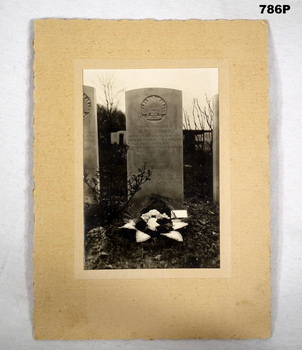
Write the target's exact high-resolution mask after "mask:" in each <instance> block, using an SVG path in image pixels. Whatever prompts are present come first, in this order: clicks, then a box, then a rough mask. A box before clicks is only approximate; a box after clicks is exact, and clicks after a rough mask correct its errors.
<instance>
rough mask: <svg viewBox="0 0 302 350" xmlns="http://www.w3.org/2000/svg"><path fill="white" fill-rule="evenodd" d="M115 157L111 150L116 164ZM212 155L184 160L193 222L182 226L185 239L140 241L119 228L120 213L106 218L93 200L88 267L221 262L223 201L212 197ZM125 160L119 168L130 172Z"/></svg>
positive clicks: (87, 224) (88, 210) (89, 214)
mask: <svg viewBox="0 0 302 350" xmlns="http://www.w3.org/2000/svg"><path fill="white" fill-rule="evenodd" d="M185 158H186V157H185ZM112 159H113V158H112V156H111V157H110V165H111V166H113V167H114V162H112ZM209 159H210V158H209V157H208V159H206V160H204V159H203V161H202V162H200V161H198V159H196V158H194V159H186V162H185V164H186V165H185V166H184V189H185V191H184V195H185V201H184V206H183V208H185V209H187V211H188V219H187V220H186V222H188V225H187V226H186V227H184V228H182V229H181V230H179V232H180V233H181V235H182V237H183V242H179V241H176V240H173V239H170V238H167V237H164V236H161V237H159V238H151V239H149V240H148V241H145V242H141V243H137V242H136V241H135V238H134V237H135V235H134V237H133V238H131V237H130V238H129V236H127V235H125V234H124V233H125V231H124V230H121V229H120V227H121V226H123V224H124V222H123V221H122V219H121V217H120V216H118V215H117V216H116V218H114V219H112V220H109V221H108V220H107V221H106V220H104V219H103V218H102V217H101V215H100V207H99V206H97V205H96V206H88V207H87V208H86V215H85V218H86V222H85V269H88V270H98V269H145V268H146V269H153V268H168V269H173V268H219V267H220V235H219V207H218V205H217V204H214V203H213V201H212V195H211V193H212V187H211V186H210V184H211V183H212V165H211V162H210V161H209ZM125 164H126V163H124V165H123V164H122V162H121V160H119V165H120V169H119V171H117V172H116V171H115V173H118V174H119V175H120V176H124V177H125V172H126V171H127V170H126V167H125ZM201 164H203V167H201ZM107 170H108V169H107ZM105 172H106V171H105ZM123 172H124V174H123ZM104 175H106V176H104ZM109 178H111V180H112V176H109V175H108V171H107V172H106V174H104V173H103V181H106V179H109ZM120 183H121V182H120ZM116 186H117V185H116V184H115V187H116ZM131 231H133V230H131ZM134 232H135V231H134Z"/></svg>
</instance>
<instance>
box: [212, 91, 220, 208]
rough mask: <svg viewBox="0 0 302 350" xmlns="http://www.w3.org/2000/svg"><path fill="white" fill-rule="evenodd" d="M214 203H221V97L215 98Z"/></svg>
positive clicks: (213, 103)
mask: <svg viewBox="0 0 302 350" xmlns="http://www.w3.org/2000/svg"><path fill="white" fill-rule="evenodd" d="M212 106H213V201H214V203H218V202H219V96H218V95H215V96H214V97H213V102H212Z"/></svg>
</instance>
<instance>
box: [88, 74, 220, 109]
mask: <svg viewBox="0 0 302 350" xmlns="http://www.w3.org/2000/svg"><path fill="white" fill-rule="evenodd" d="M109 79H110V80H111V81H112V86H113V93H114V95H116V97H115V101H118V109H120V110H122V111H123V112H125V93H124V92H125V91H127V90H132V89H139V88H147V87H159V88H171V89H177V90H181V91H182V96H183V108H184V109H185V110H186V111H187V112H188V113H189V114H190V115H191V113H192V101H193V98H198V101H199V104H200V106H201V107H202V108H203V106H205V95H207V96H208V97H209V98H211V97H213V96H214V95H216V94H218V69H217V68H181V69H85V70H84V72H83V82H84V85H88V86H92V87H94V88H95V89H96V95H97V103H99V104H105V100H104V92H103V88H102V81H108V80H109Z"/></svg>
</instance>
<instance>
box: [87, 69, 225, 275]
mask: <svg viewBox="0 0 302 350" xmlns="http://www.w3.org/2000/svg"><path fill="white" fill-rule="evenodd" d="M219 202H220V201H219V95H218V68H215V67H214V68H178V69H174V68H173V69H170V68H169V69H83V216H84V220H83V221H84V232H83V235H84V249H83V251H84V269H85V270H111V269H113V270H115V269H219V268H220V254H221V252H220V249H221V247H220V210H219Z"/></svg>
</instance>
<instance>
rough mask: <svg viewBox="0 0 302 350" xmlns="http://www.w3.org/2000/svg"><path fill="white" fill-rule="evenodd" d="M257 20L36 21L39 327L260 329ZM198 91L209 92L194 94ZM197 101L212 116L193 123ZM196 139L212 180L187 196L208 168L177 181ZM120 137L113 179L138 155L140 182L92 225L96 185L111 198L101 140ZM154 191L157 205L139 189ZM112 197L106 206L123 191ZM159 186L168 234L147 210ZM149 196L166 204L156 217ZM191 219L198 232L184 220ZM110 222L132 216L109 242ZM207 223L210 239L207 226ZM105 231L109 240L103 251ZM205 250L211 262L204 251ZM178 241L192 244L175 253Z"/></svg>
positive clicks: (248, 332)
mask: <svg viewBox="0 0 302 350" xmlns="http://www.w3.org/2000/svg"><path fill="white" fill-rule="evenodd" d="M267 32H268V31H267V23H266V22H264V21H247V20H244V21H241V20H240V21H239V20H238V21H223V20H221V21H195V20H190V21H153V20H141V21H128V20H123V21H105V20H89V21H88V20H56V19H48V20H38V21H36V22H35V40H34V51H35V62H34V71H35V72H34V74H35V91H34V102H35V111H34V113H35V115H34V118H35V124H34V129H35V143H34V157H35V169H34V177H35V191H34V197H35V238H34V242H35V243H34V269H35V272H34V294H35V310H34V328H35V337H36V338H37V339H133V338H144V339H183V338H218V339H225V338H239V339H244V338H267V337H269V336H270V280H269V271H270V267H269V260H270V252H269V243H270V241H269V222H270V218H269V147H268V66H267V65H268V62H267ZM106 73H110V74H109V75H107V77H108V76H110V77H112V76H115V77H116V80H117V82H118V83H120V84H122V85H123V88H122V90H123V91H122V92H121V94H120V95H119V96H120V97H119V103H120V104H119V106H120V107H119V110H120V111H121V114H120V115H125V121H123V117H119V118H120V119H118V120H119V121H120V122H119V123H116V124H115V125H112V124H111V126H110V128H111V129H110V130H109V129H108V130H109V131H108V130H107V129H106V123H105V121H106V119H102V117H100V115H101V113H102V105H103V106H105V107H106V98H105V100H103V101H102V94H101V93H100V91H103V92H104V89H103V87H102V84H101V86H99V87H98V83H97V79H96V77H104V76H106ZM112 74H113V75H112ZM98 81H99V82H100V80H98ZM103 81H104V80H103ZM159 85H160V86H159ZM204 86H206V88H205V89H204ZM125 90H126V92H125ZM107 92H108V93H111V92H112V91H111V92H110V91H107ZM204 92H206V93H207V94H209V96H207V97H209V100H207V99H204V100H202V98H201V97H200V95H201V94H203V96H204ZM83 93H84V95H83ZM194 94H195V95H194ZM196 95H198V96H197V97H199V100H198V102H196V99H195V102H194V98H195V97H196ZM83 96H84V97H83ZM103 96H104V95H103ZM107 96H108V95H107ZM215 96H216V97H215ZM218 96H219V98H218ZM109 100H110V99H109ZM192 101H193V102H194V103H195V107H192V103H191V102H192ZM202 101H203V102H202ZM207 101H210V104H208V105H207ZM218 101H219V104H218ZM107 102H108V100H107ZM194 103H193V104H194ZM202 103H204V106H205V107H204V108H206V107H207V106H208V107H209V108H210V109H209V110H206V111H209V112H211V113H213V114H212V119H211V120H212V122H213V123H214V124H211V120H210V123H209V124H206V119H205V123H204V124H202V127H201V126H200V125H201V124H200V125H199V126H196V125H197V124H196V121H198V120H199V119H198V116H201V115H202V111H204V109H203V105H202ZM190 106H191V107H190ZM218 106H219V109H218ZM198 107H202V108H201V109H200V110H201V112H200V113H201V114H198ZM109 108H110V106H109ZM190 108H193V109H192V110H190ZM194 108H195V109H194ZM105 110H106V108H105ZM107 111H108V105H107ZM194 113H195V115H196V118H195V124H194V117H193V114H194ZM103 115H105V114H103ZM93 116H95V119H93V118H94V117H93ZM215 118H216V119H215ZM200 120H201V119H200ZM200 120H199V121H200ZM97 121H98V123H99V124H98V127H97V124H95V123H96V122H97ZM123 123H124V124H123ZM200 123H202V120H201V121H200ZM104 130H107V131H108V132H107V134H106V135H105V134H104V132H103V131H104ZM218 131H219V133H218ZM96 135H98V136H96ZM100 135H101V136H100ZM104 135H105V136H104ZM209 135H210V136H209ZM102 136H104V138H103V139H102ZM188 140H191V141H192V142H191V141H190V142H188ZM209 140H210V141H209ZM208 141H209V142H210V143H209V142H208ZM96 142H97V143H96ZM209 144H210V146H211V147H210V148H208V149H207V148H206V147H207V145H209ZM106 145H107V146H108V147H107V146H106ZM192 145H193V146H192ZM201 145H202V147H203V148H202V152H204V153H202V154H203V155H204V157H206V155H207V154H211V156H212V158H211V159H212V160H210V163H209V164H212V165H211V167H212V168H211V169H212V170H211V186H210V189H209V188H208V189H207V190H208V192H206V191H207V190H204V191H203V194H199V192H198V191H195V192H194V191H193V194H192V193H191V192H190V191H189V185H190V184H191V183H193V182H192V181H193V180H194V181H197V182H198V183H199V184H200V183H201V178H202V176H204V174H205V172H206V170H203V172H200V173H197V174H198V176H197V178H192V179H193V180H192V181H191V180H190V181H188V178H189V179H191V178H190V174H192V169H195V167H196V164H197V163H196V159H197V158H194V159H193V160H192V155H193V154H195V155H196V154H201V153H198V152H201V151H200V147H201ZM128 146H129V150H130V151H129V150H128V151H127V152H128V153H127V157H126V158H123V161H120V162H117V163H116V164H119V165H120V166H121V167H120V168H119V169H120V171H116V169H117V168H114V169H115V170H114V171H113V172H112V173H110V174H111V177H110V179H111V180H110V181H116V183H117V184H119V183H122V181H123V180H120V179H122V177H121V178H119V177H118V176H122V174H123V171H125V172H126V174H128V177H129V173H130V170H131V172H133V169H135V168H136V167H138V166H137V165H139V164H140V162H141V163H144V162H143V161H146V160H147V162H146V163H147V165H146V168H143V171H146V172H148V171H150V174H151V175H150V174H149V175H150V176H151V178H150V179H148V181H149V183H148V186H149V187H148V186H147V185H146V186H145V187H144V190H142V192H141V197H142V198H140V199H139V200H140V201H139V200H137V201H136V203H134V204H133V202H131V204H132V206H131V207H130V209H131V210H130V217H127V218H126V217H125V216H124V222H118V221H116V223H115V224H114V223H113V224H112V222H111V225H112V226H111V227H113V229H112V231H110V232H111V233H108V229H107V231H106V230H103V228H104V227H106V225H105V223H107V221H106V222H105V221H103V222H104V225H102V226H101V225H100V224H99V221H96V222H95V223H93V221H91V220H92V219H91V217H90V219H88V217H87V216H85V215H86V214H85V213H87V208H94V207H95V206H97V205H99V204H98V203H99V202H98V200H99V198H100V197H98V196H101V198H103V199H104V198H107V197H106V195H107V193H108V191H107V190H108V188H109V187H106V186H109V185H106V181H107V180H108V177H106V176H107V175H106V174H107V173H106V172H105V170H104V169H107V168H106V166H107V165H110V162H109V161H108V160H107V161H108V163H106V155H107V156H108V153H106V152H107V151H106V152H105V151H104V150H107V149H112V148H114V147H115V148H114V149H115V150H116V149H118V150H123V149H124V148H125V147H126V148H127V147H128ZM106 147H107V148H106ZM190 147H191V148H190ZM149 149H150V152H149V151H148V150H149ZM163 151H165V152H163ZM129 152H132V153H129ZM95 154H96V155H97V161H96V157H95V156H94V155H95ZM129 154H130V155H129ZM142 154H143V155H144V156H141V155H142ZM162 154H163V155H162ZM152 155H156V156H154V157H153V156H152ZM165 157H166V158H165ZM114 159H115V158H114V157H113V158H110V160H111V164H115V163H114ZM171 160H173V161H171ZM123 162H124V163H123ZM148 164H149V165H150V167H149V168H148ZM167 164H169V165H167ZM175 164H177V166H175ZM203 164H205V163H203ZM197 168H198V169H199V168H200V166H198V167H196V169H197ZM95 169H97V171H98V174H99V176H100V179H101V180H100V182H98V183H96V182H93V174H94V171H95ZM180 169H184V170H181V171H180ZM203 169H205V166H203ZM143 171H142V172H141V173H143ZM134 175H135V174H134ZM89 176H90V178H89ZM136 176H137V174H136ZM152 176H153V177H152ZM83 178H84V181H83ZM212 178H213V179H212ZM112 179H115V180H112ZM116 179H117V180H116ZM134 179H136V180H137V177H136V178H134ZM89 181H90V182H89ZM91 181H92V182H91ZM203 181H204V182H206V181H209V180H203ZM112 183H113V182H112ZM116 183H115V184H116ZM93 184H95V185H93ZM89 185H90V186H89ZM85 186H86V187H85ZM87 186H88V187H87ZM110 186H111V185H110ZM118 186H119V185H114V186H111V187H110V188H114V190H116V191H117V189H118V188H119V187H118ZM173 188H175V191H173ZM206 188H207V187H205V189H206ZM105 190H106V191H107V192H106V191H105ZM102 191H103V192H102ZM156 191H158V193H157V194H156V193H155V194H156V199H157V202H156V203H157V204H154V203H155V202H154V201H153V202H151V203H152V205H153V206H154V208H153V207H152V206H151V207H150V203H149V202H148V201H145V200H144V199H145V198H146V197H147V198H148V200H149V197H150V194H151V193H152V195H153V194H154V192H156ZM121 193H122V192H121ZM129 193H130V194H131V191H130V192H129V189H128V193H126V197H125V198H129ZM189 193H191V197H190V196H189ZM143 194H144V195H143ZM122 195H123V194H120V193H119V196H121V197H119V198H118V203H124V202H123V200H124V199H123V198H122ZM202 195H203V196H206V195H207V196H208V197H207V200H205V199H202V201H203V203H206V204H205V205H204V206H203V208H206V209H204V210H207V212H205V211H203V212H202V213H201V212H198V211H196V210H197V209H195V217H194V215H192V213H193V212H194V210H192V208H193V207H192V205H193V204H194V205H196V206H197V207H198V205H197V204H196V203H198V198H199V196H202ZM102 196H103V197H102ZM135 196H136V197H139V195H138V194H135ZM136 197H133V198H136ZM189 197H190V198H189ZM158 198H161V199H162V198H169V200H167V201H166V202H165V203H164V204H165V205H166V206H165V208H167V207H168V208H170V209H171V208H172V212H171V210H170V211H168V214H169V215H170V216H169V218H168V219H166V218H164V219H165V220H168V225H167V226H165V229H167V230H166V231H164V230H160V229H162V227H164V223H163V222H164V221H163V217H162V216H156V215H163V210H164V209H162V207H160V205H159V204H158ZM200 198H201V197H200ZM204 198H205V197H204ZM110 200H111V202H110V203H111V204H112V201H113V199H112V196H111V197H110ZM106 203H107V204H108V203H109V202H106ZM146 203H148V205H149V207H148V205H147V204H146ZM176 203H178V204H176ZM180 203H181V204H180ZM192 203H193V204H192ZM107 204H106V205H107ZM106 205H105V206H104V205H103V207H102V208H105V209H106V210H105V212H106V213H112V212H111V211H109V210H108V208H109V207H106ZM139 205H141V208H143V207H144V210H143V209H142V210H140V208H139V209H137V208H138V207H139ZM155 206H156V208H158V209H159V208H161V209H159V210H162V213H160V214H156V215H155V217H154V216H152V215H151V214H154V212H152V213H151V214H150V210H151V209H152V210H153V209H155ZM110 208H112V206H111V207H110ZM147 209H148V210H147ZM174 212H175V213H178V214H177V215H179V216H178V217H176V214H175V216H174V217H172V214H173V213H174ZM148 213H149V214H150V217H148V215H147V214H148ZM196 213H197V214H196ZM205 213H206V216H203V215H205ZM142 214H143V215H142ZM96 216H97V220H99V217H101V214H100V211H97V214H96ZM196 216H198V218H197V217H196ZM199 216H200V218H199ZM142 217H143V218H142ZM211 217H212V218H211ZM209 218H210V219H209ZM100 220H101V219H100ZM102 220H104V219H102ZM160 220H162V221H160ZM198 220H199V221H198ZM207 220H208V221H209V222H210V224H207ZM197 221H198V222H199V223H198V225H203V227H204V231H203V230H201V229H195V230H193V227H194V225H196V223H197ZM113 222H114V221H113ZM158 223H159V224H158ZM118 224H119V227H121V226H122V225H125V224H126V225H127V224H128V225H130V226H131V225H132V226H133V227H132V228H130V229H129V230H128V231H127V230H126V231H122V232H127V234H129V235H130V236H131V234H132V236H133V237H132V236H131V237H132V238H133V241H131V237H130V238H129V239H130V243H129V244H128V243H124V241H123V240H124V239H125V237H124V236H123V237H122V238H121V239H120V240H116V241H114V239H115V236H114V235H113V234H112V232H113V233H114V234H115V233H118V232H120V231H118V227H115V226H117V225H118ZM165 224H166V222H165ZM184 224H185V225H184ZM186 224H187V225H186ZM114 225H115V226H114ZM157 225H158V226H157ZM215 225H216V226H215ZM207 226H208V227H211V229H212V231H211V234H212V235H213V236H211V235H209V234H208V235H206V233H207V231H206V227H207ZM108 227H109V226H108ZM198 227H199V226H198ZM138 231H139V232H140V233H139V234H138V233H137V232H138ZM174 232H178V233H174ZM169 235H170V236H169ZM198 235H199V236H198ZM202 235H203V237H204V239H207V240H206V241H204V242H206V243H207V244H208V245H209V247H208V248H206V243H203V244H204V245H202V242H203V241H202V238H198V237H202ZM147 236H149V238H148V237H147ZM113 237H114V239H113ZM171 237H172V238H171ZM206 237H207V238H206ZM93 239H95V244H94V245H92V248H91V241H93ZM146 239H147V241H146V242H142V241H143V240H146ZM104 241H105V242H107V243H108V242H109V243H108V246H109V248H110V249H111V250H110V251H109V250H108V249H107V250H106V248H104V250H103V251H102V249H103V248H102V245H103V242H104ZM159 242H160V243H159ZM162 242H163V243H162ZM211 242H212V243H211ZM213 242H215V243H213ZM217 242H219V243H217ZM189 243H190V244H191V245H190V249H191V250H190V252H189V253H188V251H187V250H186V247H188V244H189ZM89 244H90V245H89ZM119 244H120V246H119ZM124 244H128V245H127V247H128V248H129V250H130V251H131V249H133V252H135V254H137V252H138V250H139V249H140V250H141V252H142V255H141V258H140V259H141V260H139V261H140V262H139V264H138V265H135V264H134V263H133V264H132V262H131V263H129V264H128V262H127V264H128V265H127V264H126V262H125V261H126V260H122V256H123V254H126V252H125V245H124ZM158 244H159V245H158ZM87 247H90V248H91V249H90V248H87ZM163 247H164V248H163ZM128 248H127V249H128ZM89 249H90V250H89ZM181 249H183V250H181ZM203 249H204V250H203ZM155 251H156V252H157V253H156V254H155V255H154V254H153V253H154V252H155ZM167 251H169V252H171V258H170V259H169V258H167V256H166V255H165V254H166V252H167ZM205 251H207V252H208V255H207V256H209V259H208V260H207V261H206V260H204V259H201V258H200V257H201V256H202V254H203V253H204V252H205ZM174 252H175V256H176V252H178V253H177V254H179V252H182V254H183V256H184V257H186V256H187V254H191V255H190V257H189V258H184V259H182V260H181V259H180V258H179V259H174V260H173V253H174ZM94 254H95V255H94ZM97 254H99V255H97ZM110 254H111V255H110ZM135 254H134V253H133V256H134V255H135ZM152 254H153V255H152ZM130 255H131V254H130ZM135 256H136V255H135ZM155 257H156V259H155ZM130 260H131V259H130ZM136 261H138V260H136ZM123 264H124V265H123ZM173 264H174V265H173ZM210 264H211V265H210Z"/></svg>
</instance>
